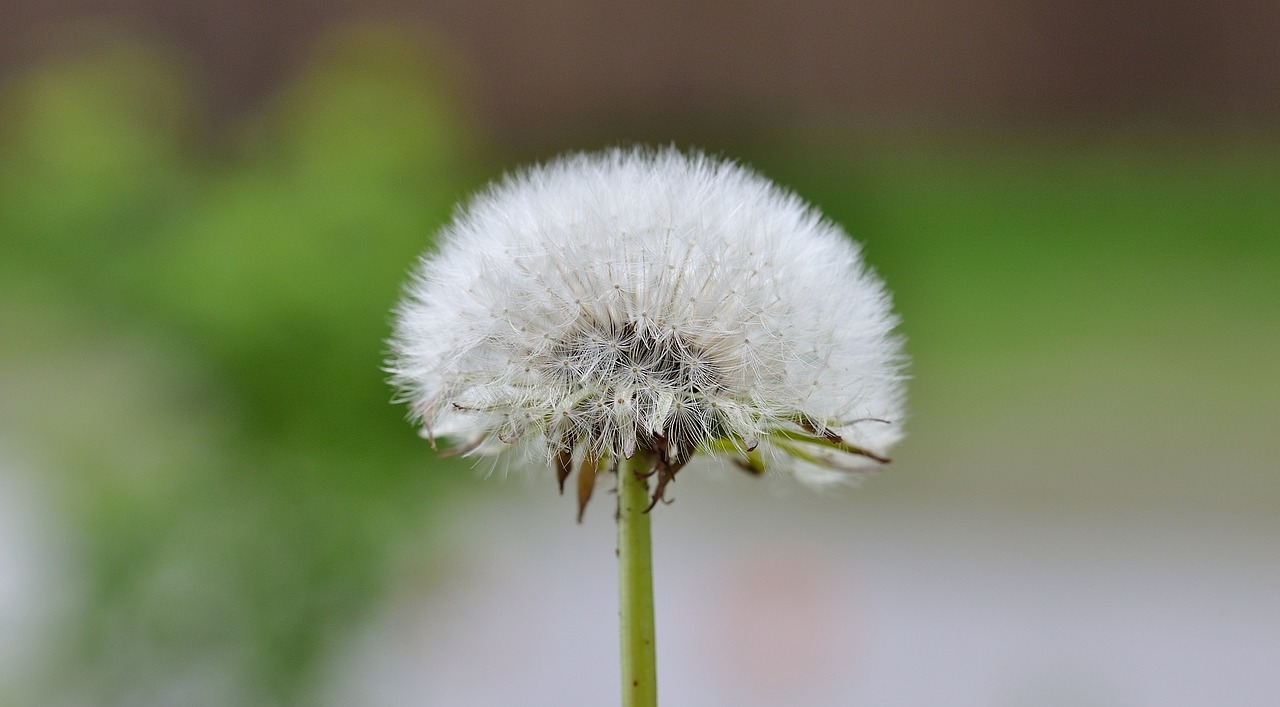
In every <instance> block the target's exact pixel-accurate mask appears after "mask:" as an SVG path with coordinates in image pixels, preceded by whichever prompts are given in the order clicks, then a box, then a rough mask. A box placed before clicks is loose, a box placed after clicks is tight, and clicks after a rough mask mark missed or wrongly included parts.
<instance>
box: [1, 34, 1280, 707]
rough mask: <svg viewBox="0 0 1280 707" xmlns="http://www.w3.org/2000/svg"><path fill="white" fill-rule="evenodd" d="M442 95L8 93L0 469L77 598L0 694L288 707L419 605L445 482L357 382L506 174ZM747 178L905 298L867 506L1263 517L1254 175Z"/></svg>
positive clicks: (342, 81)
mask: <svg viewBox="0 0 1280 707" xmlns="http://www.w3.org/2000/svg"><path fill="white" fill-rule="evenodd" d="M446 64H447V58H446V57H441V56H437V55H434V54H432V53H431V51H429V50H428V49H426V48H424V47H423V46H422V45H421V44H420V43H419V42H417V41H416V40H411V39H408V38H405V37H403V36H400V35H397V34H395V33H389V32H377V31H353V32H349V33H346V34H343V35H341V36H338V37H336V38H334V39H333V40H332V41H330V42H329V43H327V44H325V45H324V46H322V47H321V48H319V49H318V50H317V52H316V55H315V58H314V60H313V61H312V62H311V63H310V64H309V65H308V68H307V70H306V71H305V73H303V74H302V75H301V76H299V77H298V78H297V79H296V80H295V81H293V82H292V83H291V84H290V86H289V87H288V88H287V90H286V91H285V92H284V93H283V94H282V95H280V96H279V97H278V98H277V99H276V100H275V101H274V102H273V103H272V104H271V105H270V106H269V107H268V108H267V109H266V110H265V111H264V113H263V114H262V115H261V116H260V118H259V119H257V120H256V121H255V122H253V123H251V124H247V125H243V126H241V127H240V128H239V129H238V130H237V131H236V132H235V133H234V134H233V135H231V136H230V137H228V138H226V139H225V140H222V141H215V140H212V139H210V137H209V136H208V135H207V134H205V133H204V132H203V131H202V130H201V129H200V126H199V124H198V120H197V118H196V116H197V114H198V111H197V110H196V109H195V106H194V104H193V97H192V96H190V95H188V94H187V89H186V86H185V82H184V79H183V77H182V76H181V75H180V74H179V73H178V72H176V70H175V69H173V68H172V67H173V66H174V62H172V61H171V60H170V59H169V58H168V57H166V56H165V55H164V54H163V52H159V51H156V50H151V49H147V48H144V47H141V46H140V45H137V44H132V43H128V42H123V41H121V42H120V43H117V44H113V45H109V46H105V47H95V48H92V49H86V50H85V53H84V54H83V55H81V56H79V57H76V58H68V59H64V60H60V61H59V62H58V63H55V64H51V65H48V66H45V67H43V68H41V69H40V70H38V71H35V72H32V73H30V74H29V75H26V76H24V77H21V78H20V79H19V80H17V81H15V82H13V83H11V84H9V85H8V86H7V88H6V90H5V93H4V94H3V95H2V96H0V329H2V330H3V331H4V332H5V334H4V336H3V338H0V390H3V392H4V399H3V400H2V401H0V431H2V432H3V435H4V436H3V437H0V441H3V442H4V443H5V445H6V447H12V448H13V449H4V450H0V451H6V452H9V453H12V454H14V455H15V456H16V458H18V459H21V460H23V462H24V463H25V464H27V465H29V466H30V468H31V469H32V471H33V474H34V475H35V476H37V477H38V478H39V480H40V483H41V484H43V485H45V486H47V487H48V489H49V495H50V497H51V498H52V499H54V500H53V504H54V506H55V509H56V510H57V511H58V513H59V514H61V516H63V517H65V518H66V519H68V522H69V523H70V525H71V527H70V530H69V533H70V535H71V539H70V540H69V542H68V545H69V546H70V549H69V550H68V552H69V553H70V555H71V556H72V557H74V559H75V562H74V564H75V565H76V566H77V567H78V568H79V569H78V572H79V574H78V575H76V576H74V577H71V578H69V579H68V583H69V584H70V585H71V586H73V587H74V588H75V589H74V591H72V592H71V594H72V596H71V597H70V598H69V599H68V603H69V606H70V608H69V609H68V610H67V612H66V619H65V621H63V622H61V623H60V626H61V632H60V633H58V634H56V635H54V636H51V637H49V640H48V645H47V646H44V647H43V648H42V649H41V650H42V651H43V653H42V655H44V656H45V658H42V659H41V660H40V661H39V662H40V665H41V666H42V668H41V669H40V670H38V671H36V672H35V673H34V674H32V675H31V676H29V679H26V680H24V681H23V684H21V685H18V686H16V687H15V688H14V690H15V692H14V695H15V696H14V697H12V698H11V699H14V700H21V699H23V698H24V697H26V696H35V697H34V698H33V699H35V700H36V702H37V703H40V704H62V703H67V704H82V703H83V704H95V705H145V704H156V705H161V704H191V703H192V702H190V701H189V700H188V698H187V697H184V696H183V695H184V694H185V693H182V692H180V689H181V686H182V685H204V686H205V687H208V686H210V685H212V686H213V687H212V688H209V689H210V694H216V695H219V700H220V702H219V703H221V704H236V705H295V704H311V703H314V702H315V701H316V699H317V696H316V695H315V694H314V691H315V690H317V689H318V687H317V686H318V685H320V684H321V679H320V678H321V673H322V672H323V670H324V667H325V665H326V661H327V660H330V659H331V652H332V651H333V650H334V649H335V646H337V645H338V644H340V642H341V641H342V640H343V637H344V636H346V635H347V634H348V633H349V632H350V631H351V629H352V628H353V627H354V626H355V625H357V623H358V621H359V619H360V618H361V617H362V616H363V615H364V614H365V612H367V611H369V610H370V607H372V606H373V605H375V603H376V602H377V600H378V599H379V597H380V596H381V593H383V592H384V591H385V590H386V586H387V583H388V577H390V576H392V575H393V574H394V573H396V572H406V571H408V572H413V571H422V572H425V573H427V574H429V573H430V572H431V568H430V566H429V558H430V548H429V547H423V546H422V541H423V538H431V537H432V536H433V535H432V533H433V531H434V529H435V528H436V525H434V524H436V523H438V522H439V518H440V517H441V515H442V514H443V513H444V512H445V510H446V509H447V507H448V506H449V504H450V503H451V502H453V500H455V499H456V498H457V497H458V494H459V486H460V485H461V484H463V483H465V482H466V480H467V479H469V478H470V476H469V475H468V474H467V473H466V472H465V471H463V469H464V468H465V467H464V466H463V465H455V466H454V467H452V468H450V469H448V470H447V471H448V472H449V473H445V470H444V469H443V466H444V465H443V464H442V463H440V462H437V461H436V460H435V459H434V458H433V456H432V454H431V453H430V450H429V449H428V448H427V446H426V445H425V443H424V442H422V441H421V440H419V439H417V437H416V436H415V434H414V432H413V430H412V429H410V427H409V425H407V424H406V423H405V421H404V411H403V409H402V408H401V407H398V406H394V405H391V404H389V403H390V397H391V392H390V390H389V389H388V388H387V386H386V385H385V382H384V380H383V378H384V375H383V374H382V372H381V370H380V367H381V362H382V358H383V356H384V344H383V341H384V339H385V337H386V335H387V333H388V321H389V311H390V309H391V308H392V306H393V304H394V302H395V300H396V296H397V293H398V291H399V288H400V286H401V283H402V281H403V279H404V276H405V274H406V273H407V271H408V269H409V267H410V266H411V264H412V263H413V261H414V258H416V257H417V255H418V254H419V253H420V252H421V251H422V250H423V248H425V247H426V246H427V245H428V244H429V240H430V234H431V233H433V231H435V230H436V229H437V228H438V227H439V226H440V224H442V223H443V222H444V221H445V219H447V217H448V215H449V213H450V210H451V208H452V205H453V204H454V203H455V202H456V201H457V200H458V199H459V198H460V197H463V196H465V195H466V194H467V193H468V192H470V191H472V190H473V189H474V188H476V187H477V186H478V185H480V184H482V183H483V181H484V180H485V179H487V178H490V177H492V176H494V175H495V174H496V173H497V171H498V170H497V169H495V168H494V166H493V165H492V164H491V163H490V162H489V160H488V158H486V157H485V156H484V154H483V153H482V149H481V142H482V140H481V136H477V135H473V134H472V133H471V132H470V130H469V128H468V126H467V125H466V124H465V121H464V119H463V118H462V114H461V111H460V107H459V103H458V101H457V99H456V97H455V95H454V90H453V86H452V85H451V83H450V77H449V75H448V73H447V72H446V71H445V69H444V68H443V67H444V66H445V65H446ZM712 147H714V146H712ZM739 147H740V148H741V151H740V153H739V154H738V156H740V157H742V158H744V159H745V160H746V161H748V162H750V163H752V164H754V165H755V166H756V167H758V168H760V169H762V170H763V171H764V172H765V173H766V174H768V175H770V176H771V177H773V178H775V179H777V180H778V181H780V182H782V183H784V184H786V185H788V186H790V187H791V188H793V189H794V190H796V191H797V192H799V193H800V194H801V195H803V196H804V197H805V198H807V199H810V200H812V201H814V202H815V203H816V204H817V205H818V206H819V207H820V208H821V209H823V210H824V211H825V212H826V213H827V214H828V215H830V216H831V217H832V218H833V219H835V220H836V221H838V222H840V223H842V224H844V225H845V226H846V227H847V228H848V230H850V232H852V233H854V234H855V235H856V236H857V237H858V238H859V240H862V241H863V242H864V243H865V245H866V249H867V253H868V258H869V260H870V261H871V262H872V263H874V264H875V265H876V266H877V268H878V269H879V270H880V271H881V273H882V274H883V275H884V276H885V279H886V280H887V281H888V282H889V283H890V285H891V287H892V289H894V290H895V292H896V297H897V299H896V302H897V305H898V308H899V311H900V312H901V314H902V316H903V320H904V331H905V333H906V335H907V336H908V338H909V341H910V350H911V353H912V355H913V356H914V358H915V365H914V367H913V373H914V376H915V378H916V383H915V384H914V386H913V390H912V401H913V405H912V407H913V409H914V411H915V412H914V419H913V422H912V426H911V433H912V442H910V443H908V445H906V446H904V448H903V456H902V457H901V463H902V465H903V466H902V468H901V469H900V470H897V471H895V473H894V474H889V475H885V476H884V477H883V478H882V479H878V480H877V481H876V483H875V484H874V485H871V486H870V487H869V492H872V493H882V494H885V495H886V496H893V495H894V494H918V495H924V496H927V495H936V496H948V497H950V498H956V497H964V496H965V495H966V494H967V495H970V496H988V495H991V494H1000V493H1005V494H1012V495H1015V496H1018V498H1020V499H1023V500H1026V501H1027V502H1029V503H1049V502H1061V501H1062V499H1071V498H1080V499H1085V500H1089V499H1095V500H1096V499H1098V498H1106V499H1121V500H1125V501H1126V502H1140V501H1141V500H1142V499H1152V498H1155V499H1164V500H1163V501H1160V502H1164V501H1168V502H1171V503H1174V504H1189V503H1192V502H1193V501H1192V499H1210V500H1211V501H1213V500H1215V499H1216V502H1217V503H1219V504H1220V505H1222V506H1223V507H1224V508H1227V509H1229V510H1233V509H1240V508H1245V507H1249V508H1256V509H1261V510H1262V511H1264V512H1270V511H1273V510H1275V508H1276V506H1277V505H1280V503H1278V502H1277V501H1276V498H1277V494H1276V479H1275V474H1274V473H1273V472H1274V469H1273V468H1270V467H1268V465H1267V464H1266V463H1265V461H1263V460H1265V459H1266V458H1268V455H1271V454H1272V453H1273V452H1274V451H1276V450H1275V442H1274V436H1275V435H1274V425H1275V423H1277V422H1280V408H1278V407H1277V402H1276V400H1275V396H1274V390H1269V389H1268V387H1267V386H1265V385H1261V384H1260V380H1266V379H1267V377H1268V376H1270V375H1272V374H1274V373H1275V353H1274V352H1275V347H1276V345H1277V344H1280V307H1277V306H1276V304H1277V302H1280V237H1278V236H1280V198H1277V195H1280V155H1278V154H1277V153H1276V152H1275V151H1274V150H1272V151H1267V150H1260V149H1255V147H1253V146H1252V145H1251V144H1240V145H1235V146H1232V145H1228V146H1225V147H1223V146H1220V145H1219V146H1210V147H1205V146H1203V145H1186V144H1182V143H1179V142H1178V141H1176V140H1173V141H1168V142H1167V143H1166V144H1163V145H1159V146H1152V145H1139V146H1137V147H1135V146H1134V145H1132V144H1127V143H1123V142H1121V143H1120V144H1112V145H1107V144H1098V143H1089V144H1087V145H1076V144H1073V143H1071V142H1070V141H1066V142H1060V143H1056V144H1053V145H1049V146H1043V145H1041V146H1036V145H1032V146H1026V145H1023V146H1018V145H1012V146H1011V145H1008V144H1001V145H998V146H994V145H977V144H967V145H963V146H959V147H957V146H947V145H942V146H936V145H935V146H933V147H927V146H925V147H922V146H919V145H917V146H915V147H911V148H910V149H903V147H902V146H901V145H898V144H876V143H874V142H870V143H859V142H855V141H852V140H850V139H849V138H848V136H842V135H836V136H832V135H826V134H822V135H819V134H809V135H804V136H796V135H789V136H784V137H778V138H777V139H776V140H773V141H772V142H769V143H767V144H765V143H756V144H750V145H744V146H739ZM1270 380H1271V381H1272V382H1274V380H1275V379H1274V378H1271V379H1270ZM1269 458H1271V459H1272V460H1273V459H1274V456H1270V457H1269ZM1205 468H1217V469H1219V471H1221V470H1222V469H1224V468H1226V469H1228V470H1229V471H1230V472H1231V473H1230V474H1219V475H1218V476H1217V477H1216V478H1214V477H1211V476H1209V475H1204V474H1202V473H1201V472H1202V470H1203V469H1205ZM907 470H912V471H914V473H905V472H906V471H907ZM1224 478H1225V479H1227V480H1226V481H1225V482H1224ZM406 566H410V567H411V568H418V569H409V570H406V569H405V567H406ZM46 654H47V655H46ZM46 658H47V659H46ZM175 686H177V687H175ZM174 690H179V692H176V693H175V692H173V691H174ZM6 697H7V696H6V695H3V694H0V704H4V702H3V700H4V699H5V698H6ZM17 703H18V702H15V704H17ZM197 703H199V704H203V702H197Z"/></svg>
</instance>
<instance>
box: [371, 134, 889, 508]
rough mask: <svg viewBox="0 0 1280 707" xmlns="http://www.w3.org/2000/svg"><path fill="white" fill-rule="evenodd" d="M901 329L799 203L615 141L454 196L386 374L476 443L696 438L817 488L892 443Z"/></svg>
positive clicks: (632, 445) (430, 413) (584, 444)
mask: <svg viewBox="0 0 1280 707" xmlns="http://www.w3.org/2000/svg"><path fill="white" fill-rule="evenodd" d="M896 323H897V320H896V318H895V316H894V315H893V313H892V309H891V303H890V299H889V296H888V294H887V292H886V291H885V289H884V286H883V284H882V283H881V281H880V279H879V278H878V277H877V276H876V275H875V274H874V273H872V272H871V271H870V270H869V269H868V268H867V266H866V265H864V263H863V262H862V259H861V255H860V251H859V247H858V245H857V244H856V243H854V242H853V241H852V240H850V239H849V238H848V236H847V235H846V234H845V233H844V232H843V231H842V230H841V229H840V228H839V227H838V226H836V225H835V224H833V223H832V222H830V221H828V220H826V219H825V218H823V217H822V216H821V215H820V214H819V213H818V212H816V211H815V210H814V209H812V208H811V207H809V206H807V205H806V204H804V203H803V202H802V201H801V200H800V199H799V198H798V197H796V196H795V195H794V194H791V193H790V192H787V191H785V190H783V189H781V188H779V187H777V186H775V185H773V184H772V183H771V182H769V181H768V180H766V179H765V178H763V177H761V176H759V175H758V174H756V173H754V172H752V171H750V170H747V169H745V168H743V167H741V166H739V165H736V164H733V163H729V162H723V161H718V160H715V159H712V158H709V157H706V156H701V155H692V156H690V155H685V154H682V153H680V152H677V151H674V150H666V151H659V152H647V151H639V150H614V151H610V152H605V153H601V154H580V155H573V156H569V157H565V158H562V159H560V160H557V161H554V162H551V163H549V164H546V165H544V166H540V167H535V168H532V169H529V170H527V171H524V172H520V173H517V174H515V175H512V176H509V177H507V178H506V179H504V180H502V181H500V182H498V183H496V184H495V185H493V186H491V187H490V188H488V189H487V190H486V191H484V192H483V193H481V194H480V195H478V196H477V197H475V198H474V199H473V200H472V201H471V202H470V203H469V204H468V205H467V206H466V207H465V208H463V209H461V210H460V211H459V212H458V213H457V214H456V216H455V217H454V219H453V221H452V223H451V224H450V225H448V226H447V227H445V229H444V230H443V231H442V233H441V234H440V236H439V238H438V247H437V249H436V250H435V251H434V252H430V253H428V254H427V255H425V256H424V257H423V258H422V260H421V261H420V263H419V264H418V267H417V269H416V271H415V273H414V275H413V278H412V280H411V282H410V283H409V285H408V286H407V288H406V292H405V296H404V299H403V301H402V302H401V304H400V306H399V308H398V309H397V310H396V320H395V328H394V334H393V337H392V339H391V349H392V354H391V358H390V361H389V364H388V368H389V371H390V373H391V374H392V382H393V384H394V385H395V386H396V387H397V388H398V390H399V391H400V394H401V398H402V399H403V400H404V401H406V402H408V403H409V405H410V410H411V412H412V415H413V416H414V417H415V418H416V419H417V420H419V421H420V422H421V424H422V426H423V429H424V434H425V435H427V436H428V437H430V438H431V439H433V440H434V439H437V438H447V439H449V440H451V441H452V442H453V443H455V444H457V445H458V449H459V450H460V451H463V452H466V453H470V454H496V453H501V452H504V451H508V450H515V449H525V450H531V449H532V450H535V451H537V452H538V453H539V454H541V455H543V456H545V457H546V460H547V463H548V464H549V465H552V464H560V465H563V464H564V463H565V461H564V460H566V459H568V458H569V456H571V457H572V458H573V459H575V460H591V461H592V463H595V461H596V460H600V459H609V458H612V459H615V460H616V459H618V458H623V457H626V458H629V457H631V456H632V455H634V454H635V453H636V452H637V451H643V452H646V453H650V454H657V455H659V456H660V457H661V458H662V460H663V461H664V462H666V463H668V464H669V465H672V466H675V467H678V466H682V465H683V464H684V463H685V462H686V461H688V460H689V458H690V457H691V456H693V455H694V453H695V452H697V451H704V452H707V453H709V454H710V453H721V454H728V455H730V456H735V457H743V458H746V455H751V457H750V458H749V459H746V461H748V462H750V464H751V465H752V468H755V467H756V466H758V464H759V463H763V464H764V466H765V467H768V468H776V469H789V470H792V471H794V472H796V474H797V475H798V476H799V477H800V478H802V479H804V480H807V481H812V482H815V483H827V482H831V481H839V480H845V479H848V478H850V477H851V476H852V475H853V472H856V471H858V470H860V469H864V468H867V467H874V466H875V465H877V464H878V463H879V461H877V460H881V459H882V457H883V455H884V454H885V452H886V451H887V450H888V448H889V447H890V446H892V445H893V444H894V443H895V442H896V441H897V440H898V439H899V438H900V437H901V436H902V427H901V423H902V418H903V381H904V375H903V368H904V365H905V358H904V356H903V354H902V351H901V342H900V340H899V338H898V337H897V336H896V335H895V334H894V332H893V330H894V327H895V326H896ZM565 455H569V456H565ZM740 463H741V462H740ZM561 482H562V483H563V478H562V479H561Z"/></svg>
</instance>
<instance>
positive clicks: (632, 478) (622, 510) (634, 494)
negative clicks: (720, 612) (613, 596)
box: [618, 454, 658, 707]
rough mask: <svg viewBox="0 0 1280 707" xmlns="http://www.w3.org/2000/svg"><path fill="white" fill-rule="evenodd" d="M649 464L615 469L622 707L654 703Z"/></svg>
mask: <svg viewBox="0 0 1280 707" xmlns="http://www.w3.org/2000/svg"><path fill="white" fill-rule="evenodd" d="M648 461H650V460H648V459H646V458H645V455H643V454H637V455H636V456H635V457H632V458H631V459H630V460H623V461H622V463H621V464H619V465H618V607H619V608H618V615H619V618H620V619H621V622H622V626H621V628H622V707H655V706H656V705H657V704H658V669H657V662H656V660H655V658H654V656H655V653H654V646H653V562H652V555H651V552H650V544H649V514H648V513H646V512H645V508H647V507H648V506H649V481H648V479H646V478H640V477H637V476H636V472H640V473H647V472H648V471H650V469H649V468H648V467H647V466H646V462H648Z"/></svg>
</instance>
